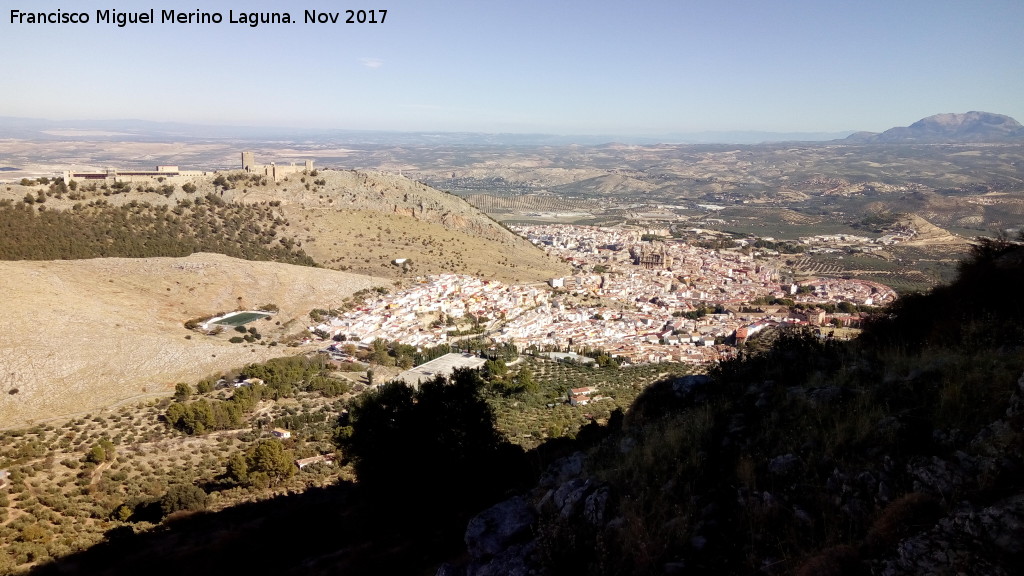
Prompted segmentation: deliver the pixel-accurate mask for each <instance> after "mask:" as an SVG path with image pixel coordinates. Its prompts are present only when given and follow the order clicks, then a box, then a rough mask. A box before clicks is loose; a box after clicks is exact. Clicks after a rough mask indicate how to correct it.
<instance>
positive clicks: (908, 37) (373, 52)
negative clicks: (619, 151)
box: [0, 0, 1024, 137]
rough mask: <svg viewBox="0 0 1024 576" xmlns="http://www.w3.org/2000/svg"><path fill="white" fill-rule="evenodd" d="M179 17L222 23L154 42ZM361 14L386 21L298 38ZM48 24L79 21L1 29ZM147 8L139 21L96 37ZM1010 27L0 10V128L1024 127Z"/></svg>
mask: <svg viewBox="0 0 1024 576" xmlns="http://www.w3.org/2000/svg"><path fill="white" fill-rule="evenodd" d="M197 5H201V6H203V10H205V11H209V12H220V13H222V14H223V16H224V21H223V22H222V23H221V24H212V25H211V24H207V25H202V24H191V25H190V24H170V23H163V24H162V23H159V19H160V12H161V10H170V9H177V10H179V11H185V12H192V11H195V9H196V7H197ZM360 6H362V7H363V8H364V9H370V8H378V9H379V8H384V9H386V10H387V16H386V20H385V22H384V23H383V24H361V25H360V24H305V23H302V19H303V14H304V10H320V11H328V12H336V11H342V18H344V17H345V15H344V12H343V10H344V9H345V8H346V7H348V8H358V7H360ZM58 7H59V8H61V9H62V10H63V11H65V12H67V11H84V12H87V13H88V14H89V16H90V23H88V24H35V25H30V24H12V23H11V14H10V11H11V10H12V9H15V10H21V11H24V12H39V11H46V10H51V11H52V10H56V9H57V8H58ZM150 8H152V9H154V10H155V15H156V19H157V23H154V24H136V25H128V26H126V27H125V28H118V27H117V26H116V25H112V24H98V23H96V11H97V10H106V9H115V10H118V11H120V12H132V11H148V10H149V9H150ZM229 10H233V11H234V12H235V13H236V15H237V14H238V13H240V12H245V13H249V12H254V11H255V12H288V13H290V14H291V15H292V17H293V18H294V19H296V20H298V23H294V24H284V25H282V24H273V25H260V26H258V27H256V28H252V27H249V26H246V25H244V24H230V23H229V22H228V17H229V15H228V11H229ZM1022 25H1024V2H1022V1H1021V0H1006V1H1001V0H1000V1H985V0H977V1H970V2H969V1H966V0H958V1H955V2H950V1H944V0H899V1H893V0H885V1H876V0H857V1H850V0H842V1H838V0H837V1H831V0H793V1H786V0H749V1H748V0H671V1H669V0H666V1H648V2H631V3H628V4H627V2H624V1H608V0H587V1H568V0H543V1H538V0H514V1H512V0H476V1H470V0H454V1H446V2H443V3H442V2H435V1H429V0H415V1H413V0H377V1H376V2H372V3H371V2H364V3H362V4H361V3H360V2H357V1H350V2H336V1H323V0H306V1H305V2H285V1H279V2H267V1H261V0H260V1H258V0H228V1H221V0H217V1H206V0H204V1H203V2H196V1H193V2H179V1H177V0H141V1H140V0H132V1H123V0H122V1H120V2H117V1H109V0H72V1H68V0H65V1H64V2H49V1H39V0H11V1H8V2H5V3H4V7H3V13H2V20H0V54H3V64H4V66H3V73H4V78H5V82H4V87H3V88H2V92H0V115H4V116H25V117H37V118H49V119H71V118H81V119H114V118H139V119H145V120H157V121H181V122H190V123H215V124H233V125H263V126H297V127H324V128H347V129H375V130H409V131H421V130H426V131H480V132H545V133H557V134H623V135H631V134H632V135H648V134H668V133H673V132H695V131H704V130H768V131H839V130H872V131H880V130H884V129H886V128H889V127H892V126H905V125H907V124H910V123H911V122H914V121H915V120H918V119H919V118H922V117H924V116H928V115H931V114H935V113H939V112H966V111H969V110H983V111H987V112H997V113H1002V114H1008V115H1010V116H1013V117H1015V118H1017V119H1018V120H1020V121H1024V33H1022ZM0 137H2V134H0Z"/></svg>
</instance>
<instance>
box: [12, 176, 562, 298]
mask: <svg viewBox="0 0 1024 576" xmlns="http://www.w3.org/2000/svg"><path fill="white" fill-rule="evenodd" d="M190 186H191V187H189V188H188V189H186V187H185V186H183V185H175V184H169V183H158V182H152V181H148V182H140V183H130V184H123V185H121V184H118V185H114V186H111V187H107V186H105V185H104V184H102V183H89V184H85V183H76V185H75V189H74V190H70V189H68V188H67V187H64V186H62V185H61V184H60V183H45V184H38V183H35V182H33V183H32V184H31V185H28V186H22V185H14V186H6V187H4V189H3V190H2V191H0V200H2V201H5V202H6V203H7V207H6V208H5V207H3V206H0V216H2V218H0V229H3V228H8V229H11V230H15V231H17V230H24V229H25V228H26V226H25V224H24V220H25V217H24V213H23V212H19V211H18V210H16V209H14V211H13V212H12V211H11V210H12V208H11V206H12V205H13V206H14V207H15V208H24V207H26V205H27V207H29V208H34V209H35V210H36V211H37V212H39V213H40V215H39V216H38V217H37V218H36V219H35V220H34V221H32V222H34V223H35V224H37V225H38V226H39V228H40V231H39V233H35V234H32V233H26V234H23V235H24V236H25V238H24V239H22V240H19V241H18V242H17V244H18V248H19V250H20V251H19V252H17V254H16V255H14V256H8V257H13V258H17V259H53V258H80V257H89V256H181V255H186V254H189V253H192V252H194V251H197V250H206V251H216V252H222V253H227V254H229V255H232V256H238V257H244V258H247V259H257V260H276V261H288V262H295V263H304V264H316V265H319V266H322V267H326V268H334V269H339V270H349V271H353V272H359V273H363V274H370V275H373V276H381V277H386V278H400V277H415V276H416V275H422V274H437V273H442V272H451V273H466V274H476V275H479V276H483V277H489V278H497V279H501V280H511V281H540V280H545V279H547V278H550V277H551V276H557V275H560V274H564V273H565V272H566V271H567V269H566V267H565V266H564V265H563V264H561V263H559V262H557V261H555V260H553V259H550V258H548V257H546V256H545V254H544V253H543V251H541V250H540V249H538V248H536V247H535V246H533V245H532V244H530V243H529V242H527V241H526V240H524V239H522V238H520V237H518V236H516V235H515V234H513V233H512V232H510V231H509V230H507V229H506V228H504V227H503V226H501V225H500V224H498V223H497V222H495V221H494V220H492V219H491V218H489V217H487V216H486V215H484V214H483V213H482V212H480V211H479V210H477V209H476V208H473V207H472V206H471V205H469V204H468V203H467V202H466V201H464V200H462V199H461V198H458V197H456V196H452V195H449V194H445V193H443V192H440V191H438V190H435V189H433V188H430V187H428V186H425V185H423V184H420V183H418V182H414V181H412V180H409V179H408V178H404V177H402V176H398V175H394V174H386V173H380V172H355V171H336V170H319V171H317V170H314V171H312V172H311V173H309V174H301V173H300V174H292V175H290V176H288V177H285V178H283V179H282V180H280V181H279V182H273V181H272V180H268V178H267V177H265V176H259V175H256V174H247V173H245V172H242V171H233V172H225V173H222V174H217V175H216V176H214V175H210V176H207V177H198V178H195V179H194V180H193V181H192V182H191V183H190ZM76 206H77V208H76ZM45 212H49V214H43V213H45ZM54 212H56V213H54ZM11 215H13V216H14V217H12V216H11ZM51 222H52V224H51ZM120 222H124V223H123V224H122V225H121V226H120V229H121V231H122V232H124V231H126V230H125V229H127V230H131V231H133V232H135V234H134V235H133V234H131V233H129V234H128V237H126V238H124V239H123V240H119V239H118V238H117V236H116V235H115V236H114V238H115V242H114V243H113V246H110V245H108V244H107V243H106V242H103V241H101V242H100V246H99V247H97V248H95V249H93V251H92V252H88V251H85V255H84V256H83V255H80V254H78V253H80V252H82V251H83V250H84V249H83V247H82V246H83V244H82V242H80V241H76V240H72V239H70V238H68V239H67V242H66V248H65V249H63V251H61V248H60V246H61V245H60V244H59V243H58V244H56V245H55V244H53V243H45V242H38V239H39V238H45V237H50V236H53V237H57V238H63V237H64V236H66V235H65V234H60V235H59V236H58V235H55V234H51V233H47V232H48V228H46V226H45V225H47V224H49V226H50V227H51V228H56V229H58V230H68V229H77V228H81V229H82V230H83V232H84V233H86V234H88V232H90V231H92V232H93V233H92V236H91V237H93V238H104V237H110V236H111V235H112V232H110V231H108V230H107V229H106V227H108V226H111V225H112V223H114V224H116V223H120ZM197 239H198V240H197ZM14 240H16V238H15V237H12V239H11V241H14ZM197 242H198V243H197ZM34 244H38V245H34ZM25 246H29V248H28V250H29V253H27V254H26V253H25V250H26V248H25ZM0 248H4V244H3V242H0ZM7 251H8V250H6V249H5V250H4V252H7ZM401 258H404V259H407V260H410V262H408V263H406V265H405V266H401V267H400V266H396V265H394V264H393V263H392V262H393V260H395V259H401Z"/></svg>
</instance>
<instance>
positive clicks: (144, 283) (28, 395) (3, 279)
mask: <svg viewBox="0 0 1024 576" xmlns="http://www.w3.org/2000/svg"><path fill="white" fill-rule="evenodd" d="M382 284H384V285H387V282H385V281H381V280H380V279H376V278H370V277H367V276H360V275H356V274H350V273H344V272H336V271H332V270H323V269H317V268H310V267H306V266H294V265H288V264H278V263H273V262H249V261H245V260H238V259H235V258H228V257H226V256H221V255H216V254H194V255H192V256H189V257H187V258H140V259H127V258H102V259H88V260H72V261H43V262H38V261H30V262H26V261H22V262H3V261H0V291H2V293H3V294H4V299H3V302H2V303H0V315H2V317H3V319H4V329H3V330H2V331H0V388H2V391H3V393H4V394H3V401H2V402H0V428H3V427H11V426H22V425H26V424H28V423H30V422H33V421H43V420H47V419H50V418H56V417H68V416H70V415H72V414H75V413H79V412H84V411H88V410H94V409H97V408H101V407H104V406H108V405H111V404H114V403H117V402H120V401H124V400H127V399H129V398H138V397H144V396H147V395H160V396H166V395H169V394H170V393H171V392H173V390H174V384H175V383H176V382H180V381H185V382H195V381H197V380H198V379H201V378H204V377H206V376H208V375H210V374H211V373H213V372H218V371H222V370H229V369H232V368H237V367H239V366H241V365H244V364H246V363H248V362H253V361H257V360H265V359H267V358H272V357H276V356H281V355H284V354H287V353H289V351H291V350H293V349H291V348H287V347H284V346H269V345H268V343H269V342H273V341H278V340H282V339H284V338H286V337H287V336H289V335H294V334H296V333H300V332H302V331H303V330H304V329H305V323H306V321H307V320H308V317H307V314H308V312H309V310H310V309H312V308H317V307H329V306H331V305H337V304H338V303H340V302H341V300H342V299H343V298H344V297H345V296H347V295H350V294H352V293H353V292H356V291H358V290H360V289H364V288H369V287H372V286H379V285H382ZM265 304H275V305H276V306H278V307H279V308H280V312H279V313H278V314H277V315H276V316H275V317H274V319H273V321H272V322H271V321H266V320H264V321H258V322H257V323H256V324H254V326H257V327H258V329H259V331H260V332H261V333H262V335H263V339H262V340H261V341H260V343H259V345H257V344H244V345H243V344H231V343H229V342H228V335H221V336H216V337H214V336H204V335H202V334H199V333H195V332H191V331H189V330H186V329H185V328H184V322H185V321H186V320H189V319H191V318H196V317H201V316H210V315H213V314H215V313H217V312H219V311H230V310H235V309H238V308H253V307H256V306H260V305H265ZM186 338H188V339H186Z"/></svg>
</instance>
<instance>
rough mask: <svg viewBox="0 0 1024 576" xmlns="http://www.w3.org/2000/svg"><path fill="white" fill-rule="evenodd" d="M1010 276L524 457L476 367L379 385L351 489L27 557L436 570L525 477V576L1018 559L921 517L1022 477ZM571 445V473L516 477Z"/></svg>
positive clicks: (106, 569) (1004, 249) (981, 567)
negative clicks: (67, 552)
mask: <svg viewBox="0 0 1024 576" xmlns="http://www.w3.org/2000/svg"><path fill="white" fill-rule="evenodd" d="M1019 293H1024V246H1021V245H1018V244H1013V243H1009V242H1003V241H985V242H982V243H980V244H979V245H978V247H977V248H976V249H975V250H974V254H973V255H972V258H971V259H970V260H969V261H968V262H966V263H964V264H963V265H962V266H961V268H960V279H959V280H958V281H957V282H956V283H954V284H952V285H950V286H947V287H941V288H937V289H935V290H933V291H932V292H930V293H929V294H925V295H921V296H917V297H913V298H908V299H906V300H904V301H901V303H900V304H898V305H897V306H895V307H893V308H890V309H888V310H885V311H882V312H879V313H878V314H877V315H876V316H875V317H874V319H873V320H872V321H871V322H870V323H869V324H868V326H867V328H866V330H865V333H864V335H863V337H862V338H860V339H858V340H855V341H850V342H840V341H835V340H831V339H828V338H822V337H821V336H820V335H818V334H815V333H812V332H810V331H807V330H799V329H797V330H793V331H783V332H781V333H780V334H778V336H777V337H776V339H775V340H774V342H773V343H772V344H771V346H769V347H768V348H767V349H765V350H764V351H762V352H759V353H756V354H755V353H744V354H742V355H741V356H740V357H739V358H738V359H737V360H735V361H730V362H726V363H723V364H721V365H719V366H718V367H716V368H715V369H713V370H712V371H711V373H710V374H709V377H703V376H687V377H682V378H677V377H672V378H668V379H665V380H663V381H661V382H659V383H656V384H654V385H652V386H650V387H649V388H648V389H647V390H646V391H645V392H644V393H643V394H642V395H641V396H640V397H639V398H638V399H637V400H636V401H635V403H634V404H633V406H632V408H631V409H630V410H629V412H628V413H627V414H626V416H625V418H624V419H623V418H622V417H621V416H615V417H612V418H610V420H609V424H608V425H607V426H598V425H596V424H593V425H588V426H586V427H584V429H581V430H580V432H579V433H578V434H577V435H576V438H575V439H570V438H561V439H552V440H549V441H548V442H546V443H544V444H541V445H540V446H538V447H537V448H535V449H533V450H530V451H528V452H524V451H522V449H520V448H518V447H514V446H511V445H510V444H509V443H508V441H507V440H506V439H505V438H503V437H502V436H501V435H500V434H499V433H497V432H495V417H494V414H493V413H492V411H491V408H490V407H489V405H488V404H487V402H485V396H486V394H487V393H488V389H487V385H486V382H485V381H484V380H483V378H482V376H481V375H480V374H479V373H477V372H457V373H456V374H455V376H454V377H453V379H452V380H451V381H450V382H447V381H443V380H437V381H435V382H432V383H429V384H426V385H424V386H423V387H422V388H421V389H420V390H419V391H414V390H412V389H410V388H407V387H405V386H401V385H396V384H389V385H385V386H384V387H382V388H381V389H380V390H379V391H376V392H373V393H370V394H367V395H364V396H362V397H361V398H360V399H359V400H358V401H357V402H355V403H354V404H352V405H350V406H349V412H348V414H347V415H345V414H343V415H342V418H341V420H340V421H339V422H338V425H339V426H338V428H337V430H336V436H337V439H338V442H339V445H340V446H341V448H342V453H343V455H344V456H345V457H346V458H348V459H350V461H351V464H352V465H353V467H354V469H355V471H356V474H357V476H358V479H359V482H358V484H353V483H349V482H345V481H342V482H339V483H338V484H336V485H334V486H332V487H329V488H324V489H314V490H308V491H306V492H305V493H303V494H299V495H292V496H288V497H281V498H277V499H274V500H270V501H265V502H259V503H254V504H247V505H243V506H237V507H234V508H231V509H227V510H224V511H222V512H218V513H215V514H212V513H193V514H191V515H188V513H186V515H185V516H174V515H172V519H171V520H170V521H165V523H164V525H163V526H164V528H163V529H160V530H151V531H148V532H144V533H138V534H135V533H134V532H130V531H124V530H121V529H118V530H117V531H115V532H112V533H111V534H110V535H109V536H110V537H109V538H108V541H107V542H106V543H104V544H102V545H100V546H96V547H94V548H92V549H90V550H87V551H85V552H83V553H80V554H77V555H73V556H69V557H66V558H64V559H62V560H59V561H57V562H56V563H54V564H50V565H48V566H45V567H42V568H40V569H39V570H38V571H37V572H38V573H41V574H57V573H69V572H70V573H96V574H128V573H139V572H141V571H146V572H147V573H154V572H155V573H189V574H215V573H216V574H222V573H229V572H230V573H240V572H252V573H268V572H274V573H296V574H297V573H302V574H328V573H330V574H369V573H374V574H380V573H389V574H391V573H394V574H398V573H402V574H432V573H434V572H435V570H436V567H437V566H438V565H439V564H440V563H441V562H442V561H444V560H449V561H455V562H456V564H459V563H460V562H459V561H460V559H461V561H462V562H461V563H463V564H464V563H466V560H467V557H466V556H465V552H461V550H462V545H463V544H462V535H463V531H464V530H465V526H466V520H467V519H468V518H469V517H471V516H472V515H473V514H474V513H476V512H478V511H480V510H481V509H482V508H484V507H485V506H487V505H488V504H490V503H493V502H496V501H497V500H499V499H501V498H503V497H504V496H507V495H511V494H515V493H523V491H526V492H525V493H526V494H527V496H528V498H530V499H531V502H532V503H533V505H534V506H535V507H536V509H537V510H538V512H539V518H538V520H537V521H536V522H535V524H534V525H533V526H532V527H531V529H530V530H529V534H528V538H531V539H532V541H533V542H534V544H535V547H533V548H532V550H533V552H532V553H529V552H525V551H521V553H520V555H521V556H522V555H525V556H527V557H528V558H527V559H526V561H527V562H528V563H532V565H533V566H534V567H535V568H536V570H537V571H538V573H545V574H666V573H716V574H868V573H880V572H883V571H886V567H890V568H891V567H892V566H894V565H893V564H892V562H894V560H893V559H894V558H897V546H898V545H900V544H901V543H902V542H905V541H906V539H907V538H909V537H918V538H925V539H926V540H923V541H919V542H918V543H917V544H916V546H918V548H919V549H920V548H924V549H927V546H929V545H934V546H936V547H937V548H936V551H935V552H934V553H929V554H928V555H927V556H928V558H929V559H931V558H939V559H940V560H939V562H946V564H940V567H941V570H938V571H936V570H924V569H923V568H921V567H920V566H919V565H913V564H911V565H909V567H906V566H904V567H903V568H901V569H900V570H902V571H900V570H895V571H893V570H889V572H891V573H893V574H914V573H937V572H942V571H943V570H947V571H950V573H953V572H957V571H958V572H962V573H968V574H1012V573H1015V571H1014V570H1015V567H1017V566H1020V565H1021V562H1022V560H1024V558H1022V553H1021V551H1020V547H1019V542H1020V541H1022V538H1021V536H1022V534H1021V530H1020V524H1019V523H1015V522H1016V521H1006V522H1002V523H995V524H992V525H984V524H979V526H982V529H979V530H977V531H976V532H977V534H975V535H973V536H971V537H970V538H967V539H965V540H963V541H960V540H956V539H949V540H948V541H947V540H936V537H935V536H928V534H931V533H932V532H929V530H932V531H934V530H936V529H939V528H941V527H942V526H946V527H950V526H953V527H955V526H956V525H957V522H961V523H963V522H980V520H977V519H978V518H980V517H982V516H984V514H980V512H979V511H981V510H982V509H984V510H986V511H989V510H996V509H999V507H1000V506H1004V507H1005V506H1006V503H1007V502H1008V501H1009V502H1014V501H1016V500H1015V499H1019V498H1020V497H1021V495H1022V493H1024V485H1022V478H1024V476H1022V475H1021V474H1020V471H1021V470H1022V469H1024V459H1022V454H1024V433H1022V432H1021V430H1022V424H1024V420H1022V419H1024V399H1022V398H1021V397H1020V391H1019V390H1018V384H1017V382H1018V379H1020V378H1021V374H1022V373H1024V353H1022V352H1024V329H1022V328H1021V327H1022V326H1024V307H1022V306H1021V304H1020V303H1019V302H1016V301H1011V300H1015V299H1013V298H1009V297H1004V298H998V297H993V295H994V294H1006V295H1010V294H1019ZM926 311H928V312H930V313H926ZM533 366H534V367H535V368H536V366H537V365H533ZM587 383H588V382H578V383H575V384H578V385H585V384H587ZM576 451H581V452H580V453H582V454H584V455H585V456H584V462H583V467H582V470H581V471H579V472H577V474H578V476H577V477H575V478H573V479H571V480H569V481H568V482H566V483H564V484H561V485H558V484H554V485H552V484H551V482H552V481H551V480H550V479H549V480H547V481H544V480H542V484H541V485H540V486H541V487H537V488H532V489H531V488H529V487H530V486H532V485H534V482H535V481H537V479H538V478H539V477H540V473H541V472H542V471H543V470H545V469H548V470H549V472H550V470H551V469H550V468H548V465H549V464H550V463H551V462H553V461H556V459H557V458H558V457H560V456H565V455H568V454H570V453H573V452H576ZM236 459H239V460H240V463H239V464H238V467H239V468H242V467H243V464H244V467H245V468H246V469H248V467H249V465H250V459H249V458H248V457H247V456H242V457H240V458H236ZM253 461H255V460H253ZM543 482H547V483H546V484H544V483H543ZM594 494H601V495H602V498H599V499H591V498H590V496H592V495H594ZM178 496H181V498H180V499H179V500H176V501H181V502H184V503H185V504H187V505H192V503H193V502H194V501H195V499H198V498H199V494H198V493H195V492H194V491H193V493H192V494H191V496H193V497H195V498H190V496H189V494H184V493H182V494H180V495H178V494H176V495H175V498H177V497H178ZM573 498H577V499H576V500H573ZM584 500H586V501H587V502H588V504H587V506H583V505H582V502H583V501H584ZM567 502H574V504H571V505H568V504H565V503H567ZM560 504H563V506H562V507H559V505H560ZM591 504H593V505H591ZM171 505H172V507H173V506H174V505H175V504H174V502H171ZM196 505H197V506H198V504H196ZM965 511H966V512H965ZM968 512H969V513H970V516H963V514H966V513H968ZM986 513H988V512H986ZM958 514H959V516H955V517H954V515H958ZM1009 517H1010V518H1013V516H1012V515H1010V516H1009ZM957 518H959V519H960V520H956V519H957ZM971 518H973V519H974V520H971ZM943 519H947V520H943ZM950 519H951V520H950ZM940 520H942V522H940ZM943 522H945V524H943ZM970 526H974V524H970ZM927 538H932V540H927ZM929 542H931V543H932V544H929ZM1014 543H1017V544H1014ZM911 549H912V548H906V547H903V548H900V550H902V551H903V553H905V554H909V552H907V550H911ZM252 550H274V554H253V553H252V552H251V551H252ZM523 550H525V549H523ZM943 559H946V560H943ZM514 560H516V559H515V558H503V559H502V560H501V561H502V562H511V561H514ZM954 564H955V565H954ZM915 566H917V568H915ZM506 568H508V567H507V566H506ZM454 570H455V571H454V572H453V571H452V569H451V568H450V569H449V573H459V572H458V570H459V568H454ZM494 573H507V571H504V570H497V571H495V572H494ZM943 573H944V572H943Z"/></svg>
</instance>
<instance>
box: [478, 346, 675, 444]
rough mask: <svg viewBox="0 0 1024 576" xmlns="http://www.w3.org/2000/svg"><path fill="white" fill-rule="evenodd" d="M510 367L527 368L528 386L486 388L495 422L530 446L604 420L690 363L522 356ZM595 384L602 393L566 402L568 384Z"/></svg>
mask: <svg viewBox="0 0 1024 576" xmlns="http://www.w3.org/2000/svg"><path fill="white" fill-rule="evenodd" d="M521 359H522V360H521V362H520V363H519V364H518V365H517V367H516V368H515V369H517V370H522V369H523V368H525V369H527V370H529V371H530V373H531V374H532V376H533V379H534V381H535V382H536V383H537V389H536V391H534V392H524V393H522V394H517V395H512V396H503V395H501V394H490V395H488V397H487V401H488V403H490V405H491V408H492V409H493V410H494V413H495V417H496V420H497V428H498V430H500V431H501V432H502V433H504V434H505V436H506V437H507V438H508V439H509V441H510V442H513V443H515V444H519V445H521V446H523V447H524V448H527V449H529V448H533V447H535V446H537V445H538V444H540V443H541V442H543V441H544V440H545V439H548V438H559V437H563V436H575V435H576V432H578V431H579V429H580V428H581V427H582V426H585V425H586V424H588V423H589V422H591V421H601V422H603V421H606V420H607V418H608V417H609V416H610V414H611V413H612V411H614V410H616V409H620V410H623V411H625V410H626V409H627V408H629V406H630V405H631V404H632V403H633V400H634V399H635V398H636V397H637V396H638V395H639V394H640V392H642V391H643V390H644V389H645V388H646V387H647V386H649V385H650V384H651V383H653V382H655V381H657V380H660V379H662V378H669V377H675V376H683V375H686V374H690V373H692V372H693V370H694V368H693V367H692V366H688V365H685V364H644V365H640V366H627V367H622V368H615V367H603V368H599V367H596V366H586V365H582V364H574V363H566V362H555V361H553V360H547V359H544V358H537V357H533V356H522V357H521ZM583 386H597V388H598V393H597V394H595V396H598V397H602V398H604V399H602V400H596V401H594V402H591V403H590V404H587V405H585V406H570V405H569V404H568V403H567V402H566V400H567V396H566V392H567V390H568V389H569V388H580V387H583Z"/></svg>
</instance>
